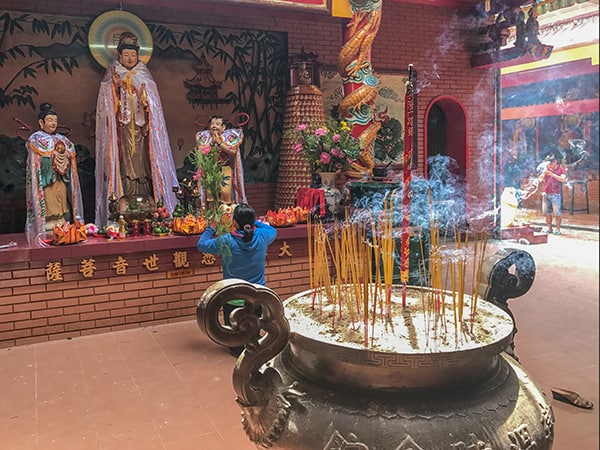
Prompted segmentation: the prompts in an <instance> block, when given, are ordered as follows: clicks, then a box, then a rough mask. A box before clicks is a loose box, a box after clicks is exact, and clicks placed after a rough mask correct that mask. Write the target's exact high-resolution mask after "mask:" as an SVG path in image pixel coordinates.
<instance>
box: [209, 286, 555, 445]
mask: <svg viewBox="0 0 600 450" xmlns="http://www.w3.org/2000/svg"><path fill="white" fill-rule="evenodd" d="M303 295H307V293H302V294H298V295H296V296H293V297H290V298H289V299H288V300H286V302H284V303H282V302H281V300H280V299H279V297H278V296H277V294H276V293H275V292H274V291H272V290H270V289H268V288H266V287H262V286H258V285H253V284H250V283H246V282H244V281H242V280H235V279H234V280H225V281H220V282H218V283H215V284H214V285H213V286H211V287H210V288H209V289H208V290H207V291H206V292H205V294H204V296H203V298H202V299H201V301H200V303H199V304H198V309H197V321H198V324H199V326H200V328H201V329H202V330H203V331H204V332H205V333H206V334H207V335H208V336H209V337H210V338H211V339H212V340H214V341H215V342H217V343H220V344H223V345H227V346H240V345H245V350H244V352H242V354H241V355H240V357H239V359H238V361H237V363H236V366H235V368H234V371H233V385H234V389H235V391H236V393H237V399H236V400H237V403H238V404H239V406H240V407H241V409H242V417H243V418H242V424H243V427H244V429H245V432H246V434H247V436H248V438H249V439H250V441H252V442H253V443H254V444H255V445H256V447H257V448H273V449H292V450H334V449H335V450H338V449H359V450H370V449H372V450H375V449H378V450H379V449H388V450H396V449H413V450H418V449H423V450H424V449H426V450H442V449H444V450H447V449H465V450H466V449H482V450H507V449H529V448H535V449H536V450H550V449H551V448H552V442H553V436H554V416H553V411H552V408H551V406H550V405H549V403H548V402H547V401H546V398H545V396H544V394H543V393H542V391H541V390H540V389H539V388H538V387H537V385H536V384H535V382H534V381H533V380H532V379H531V377H530V376H529V375H528V374H527V372H526V371H525V370H524V369H523V367H522V366H520V365H519V363H518V362H516V361H515V360H514V359H513V358H511V357H510V356H509V355H508V354H506V353H505V352H504V351H503V350H504V349H506V348H508V347H509V346H510V342H511V339H512V319H511V318H510V316H509V315H508V314H507V313H506V312H504V311H502V310H501V309H500V308H498V307H497V306H495V305H494V304H492V303H488V302H484V303H487V305H486V309H489V310H490V311H491V312H492V313H493V315H494V316H495V317H501V320H502V321H503V322H506V323H508V324H509V325H508V328H506V327H505V328H504V329H502V330H500V331H499V332H498V333H497V334H496V335H495V337H494V338H493V339H492V340H491V341H490V342H487V343H485V344H482V345H478V346H475V347H472V348H468V349H466V350H463V351H444V352H431V351H428V352H418V351H417V352H390V351H385V352H383V351H376V350H370V349H366V348H354V347H350V346H346V345H343V344H334V343H331V342H326V341H325V339H321V338H319V337H318V336H317V337H315V335H314V334H310V335H309V334H308V333H304V331H303V330H305V329H306V328H305V327H303V326H302V325H301V323H303V322H302V321H298V320H297V316H295V315H296V313H294V314H289V311H288V309H287V308H288V306H289V304H290V302H292V301H294V300H295V299H296V298H297V297H298V296H303ZM311 295H312V294H311V293H308V296H309V297H310V296H311ZM234 298H235V299H244V300H246V305H247V306H246V307H244V308H240V309H237V310H235V311H234V312H233V313H232V315H231V323H232V327H231V328H228V327H224V326H222V325H220V324H219V321H218V314H219V310H220V308H221V307H222V305H223V304H224V303H225V302H227V301H228V300H230V299H234ZM482 302H483V301H482ZM284 304H285V305H286V306H285V308H286V309H284ZM257 306H260V307H261V309H262V315H261V317H260V318H258V317H257V316H256V314H255V310H256V307H257ZM284 311H285V312H286V314H287V318H286V315H284ZM295 317H296V318H295Z"/></svg>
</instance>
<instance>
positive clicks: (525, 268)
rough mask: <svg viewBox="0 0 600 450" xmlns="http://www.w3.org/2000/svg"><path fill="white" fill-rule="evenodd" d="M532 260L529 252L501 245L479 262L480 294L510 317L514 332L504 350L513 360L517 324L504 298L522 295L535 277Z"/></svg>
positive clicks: (514, 356) (506, 299)
mask: <svg viewBox="0 0 600 450" xmlns="http://www.w3.org/2000/svg"><path fill="white" fill-rule="evenodd" d="M535 271H536V267H535V261H534V260H533V257H532V256H531V254H529V253H527V252H526V251H524V250H517V249H514V248H504V249H500V250H498V251H497V252H496V253H495V254H494V255H491V256H488V257H487V258H486V259H485V260H484V261H483V266H482V270H481V272H482V280H483V281H485V282H486V283H487V284H485V285H483V286H482V288H483V291H484V292H481V289H480V293H482V294H483V298H485V299H486V300H487V301H488V302H490V303H493V304H495V305H497V306H499V307H500V308H502V309H503V310H504V311H506V312H507V313H508V314H509V315H510V317H511V318H512V319H513V323H514V331H513V339H512V342H511V344H510V348H508V349H507V350H506V352H507V353H508V354H510V355H511V356H512V357H513V358H515V359H516V360H517V361H518V360H519V358H517V356H516V354H515V352H514V348H515V342H514V336H515V334H517V325H516V320H515V317H514V316H513V313H512V311H511V310H510V308H509V307H508V299H510V298H517V297H520V296H522V295H524V294H525V293H526V292H527V291H529V289H530V288H531V286H532V285H533V281H534V279H535Z"/></svg>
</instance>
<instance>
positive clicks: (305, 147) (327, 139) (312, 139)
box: [291, 117, 360, 216]
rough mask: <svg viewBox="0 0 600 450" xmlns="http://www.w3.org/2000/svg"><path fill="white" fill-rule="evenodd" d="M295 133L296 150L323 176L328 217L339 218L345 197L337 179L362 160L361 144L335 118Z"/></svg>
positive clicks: (322, 186)
mask: <svg viewBox="0 0 600 450" xmlns="http://www.w3.org/2000/svg"><path fill="white" fill-rule="evenodd" d="M291 133H292V136H293V138H294V139H295V140H296V144H295V146H294V150H295V151H296V152H298V153H302V154H303V155H304V157H305V158H306V159H307V161H308V162H309V164H310V166H311V169H312V170H313V171H315V172H316V173H318V174H319V176H320V179H321V182H320V183H321V185H320V187H321V189H323V191H324V194H325V195H324V197H325V203H326V204H327V216H333V215H335V214H336V213H337V209H338V205H339V201H340V198H341V194H340V191H339V190H338V189H337V187H336V186H335V178H336V176H337V174H339V173H340V172H344V171H346V170H348V169H350V168H351V167H352V163H354V162H355V161H356V159H357V158H358V157H359V155H360V141H359V140H358V139H356V138H355V137H354V136H352V134H351V133H350V127H349V126H348V124H347V123H346V122H344V121H341V120H336V119H334V118H333V117H329V118H328V119H327V120H326V123H325V124H314V123H301V124H300V125H298V126H297V127H296V128H295V129H294V130H291Z"/></svg>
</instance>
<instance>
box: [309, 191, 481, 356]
mask: <svg viewBox="0 0 600 450" xmlns="http://www.w3.org/2000/svg"><path fill="white" fill-rule="evenodd" d="M384 203H385V205H384V206H385V207H384V209H383V211H382V212H381V216H380V217H378V219H377V220H375V216H374V213H373V212H371V213H370V221H369V223H368V224H366V223H364V222H360V221H351V220H350V219H349V218H348V217H346V218H345V220H344V221H337V220H336V221H335V222H334V223H333V224H328V225H327V227H326V226H324V225H323V223H322V222H321V221H316V222H313V221H311V220H309V223H308V225H309V226H308V233H307V236H308V262H309V276H310V288H311V290H312V292H313V295H312V307H313V309H317V310H319V311H321V312H322V311H323V306H324V305H331V304H332V303H333V305H334V308H333V313H332V314H331V322H332V327H335V325H336V318H342V317H343V315H344V314H348V315H349V318H350V322H351V324H352V328H353V329H354V330H357V329H358V328H359V327H361V328H362V329H363V331H364V345H365V346H367V347H368V344H369V340H370V341H371V342H373V338H374V337H375V336H374V335H373V333H374V329H375V323H376V321H377V320H385V321H391V320H392V319H393V317H392V314H393V308H392V302H393V297H392V286H393V273H394V262H395V261H396V260H397V258H394V251H395V242H394V234H393V231H394V230H393V217H392V215H393V208H392V207H391V198H389V199H386V200H385V201H384ZM377 225H378V226H377ZM429 228H430V230H429V240H430V242H429V257H428V259H427V260H425V259H423V258H424V256H425V251H424V250H425V249H424V244H423V240H422V234H419V245H420V247H421V256H422V259H421V260H420V261H419V264H418V271H419V279H420V280H421V281H420V294H421V302H420V308H421V312H422V315H423V317H424V318H425V320H426V322H427V326H426V330H427V333H429V332H430V330H433V333H434V336H439V335H444V334H445V333H446V332H447V320H451V321H452V323H453V324H454V329H455V330H461V332H462V333H466V332H468V331H470V332H472V331H473V323H474V322H475V318H476V309H477V298H478V295H477V289H478V285H479V283H480V281H481V280H480V278H481V272H482V266H483V262H484V259H485V251H486V245H487V238H488V234H487V233H484V232H480V233H476V234H475V239H470V237H469V231H466V232H465V233H464V234H462V233H461V232H460V231H459V230H457V229H456V228H455V229H454V230H453V231H454V232H453V238H454V240H453V242H450V243H449V244H450V246H449V245H448V243H447V242H446V240H447V239H446V236H444V238H443V239H442V237H441V234H440V221H439V218H438V217H437V216H436V214H435V212H434V211H433V208H430V223H429ZM368 231H370V236H369V233H368ZM470 241H473V242H474V244H473V247H474V249H473V250H472V251H471V250H470V249H469V245H470ZM469 260H470V261H471V262H472V267H471V274H470V278H471V280H470V281H471V284H472V287H473V291H472V294H471V296H470V297H471V301H470V303H469V305H470V311H469V314H468V317H467V318H465V304H466V297H465V293H466V282H467V279H468V278H469V276H468V273H467V266H468V262H469ZM382 279H383V283H382ZM416 289H418V287H416ZM417 292H418V291H417ZM450 297H451V300H450ZM450 305H451V308H450ZM403 306H404V305H403ZM447 309H450V313H448V311H447ZM377 311H379V314H377ZM447 313H448V315H449V316H450V318H449V319H447V318H446V316H447ZM467 321H469V322H470V325H471V326H470V328H468V327H466V325H465V323H466V322H467ZM457 333H458V332H457ZM369 337H370V339H369ZM427 338H429V336H427ZM456 338H457V339H458V336H456Z"/></svg>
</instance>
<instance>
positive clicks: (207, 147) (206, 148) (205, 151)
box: [200, 145, 210, 156]
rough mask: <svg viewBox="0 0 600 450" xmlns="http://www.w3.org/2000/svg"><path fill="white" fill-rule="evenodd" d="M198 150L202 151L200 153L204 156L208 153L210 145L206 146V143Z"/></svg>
mask: <svg viewBox="0 0 600 450" xmlns="http://www.w3.org/2000/svg"><path fill="white" fill-rule="evenodd" d="M200 151H201V152H202V154H203V155H204V156H206V155H208V154H209V153H210V146H208V145H207V146H206V147H202V148H201V149H200Z"/></svg>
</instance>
